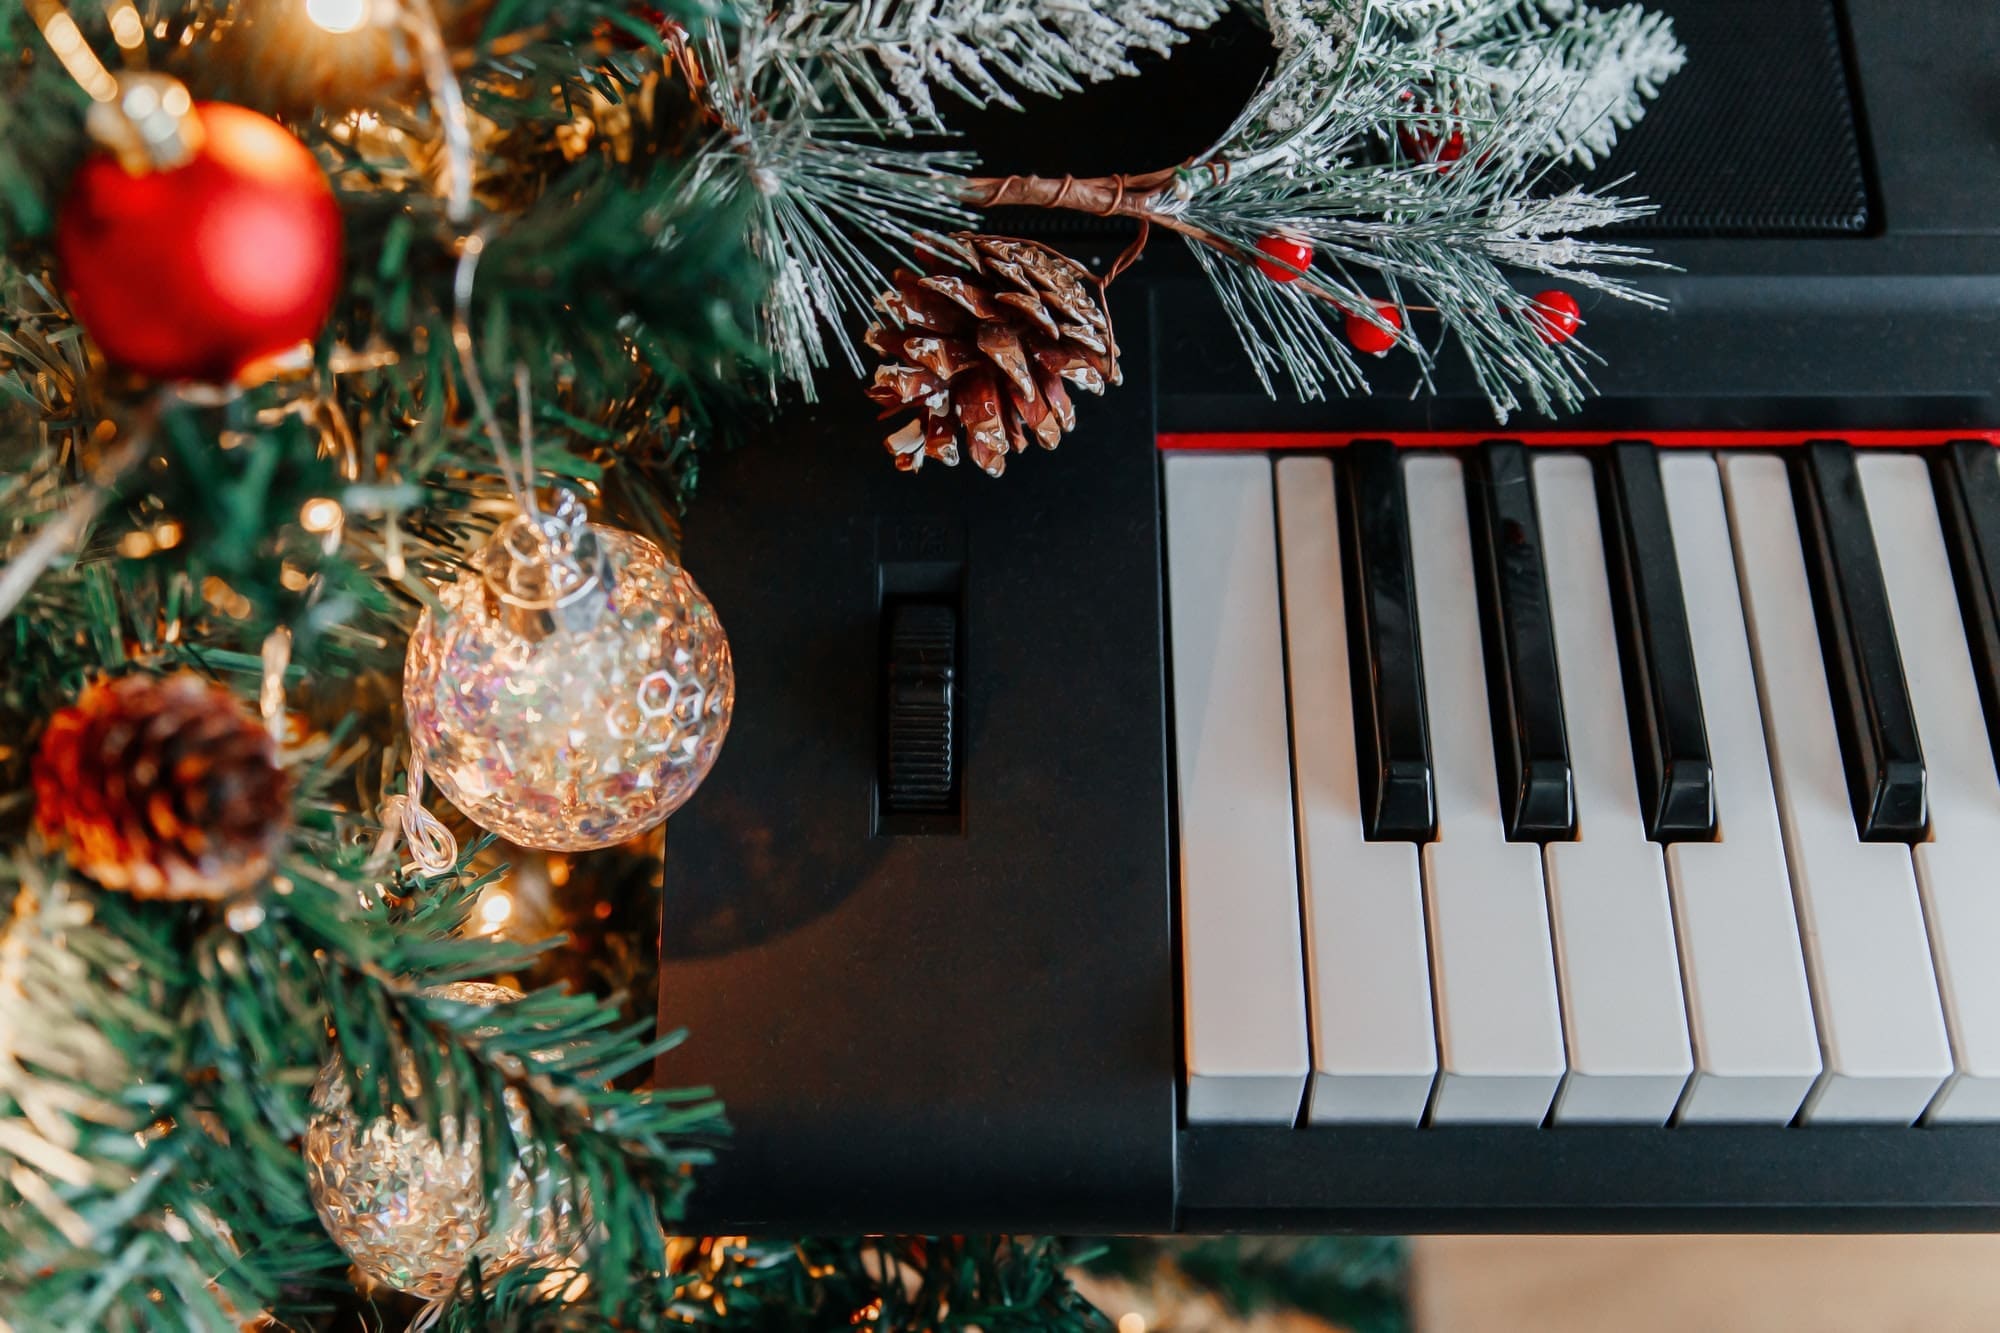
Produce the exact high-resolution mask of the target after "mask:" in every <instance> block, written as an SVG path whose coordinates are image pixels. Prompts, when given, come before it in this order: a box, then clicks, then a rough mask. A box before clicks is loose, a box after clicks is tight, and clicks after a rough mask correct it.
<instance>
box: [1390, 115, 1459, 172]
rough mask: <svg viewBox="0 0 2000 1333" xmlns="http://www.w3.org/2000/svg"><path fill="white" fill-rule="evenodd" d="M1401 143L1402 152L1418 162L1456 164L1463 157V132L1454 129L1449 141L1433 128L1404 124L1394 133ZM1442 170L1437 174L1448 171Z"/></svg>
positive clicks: (1446, 169)
mask: <svg viewBox="0 0 2000 1333" xmlns="http://www.w3.org/2000/svg"><path fill="white" fill-rule="evenodd" d="M1396 135H1397V137H1398V138H1399V139H1401V140H1402V142H1403V151H1404V152H1405V153H1407V154H1409V155H1410V156H1411V157H1413V158H1415V159H1416V160H1417V161H1419V162H1456V161H1458V160H1459V159H1460V158H1462V157H1464V156H1465V131H1464V130H1462V129H1456V128H1454V129H1453V130H1452V132H1451V137H1450V138H1449V139H1447V138H1445V137H1444V136H1442V135H1441V134H1439V133H1438V131H1437V130H1436V129H1434V128H1431V127H1429V126H1425V125H1416V124H1410V123H1408V122H1405V123H1404V125H1403V126H1402V127H1401V128H1400V129H1399V130H1397V131H1396ZM1450 170H1451V168H1450V167H1445V168H1443V169H1442V170H1441V171H1440V172H1439V174H1440V175H1442V174H1444V172H1448V171H1450Z"/></svg>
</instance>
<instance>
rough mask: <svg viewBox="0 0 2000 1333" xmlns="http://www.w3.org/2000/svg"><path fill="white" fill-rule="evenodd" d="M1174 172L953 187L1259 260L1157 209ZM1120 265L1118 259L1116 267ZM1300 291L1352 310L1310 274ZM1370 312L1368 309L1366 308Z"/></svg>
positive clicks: (965, 197) (983, 198)
mask: <svg viewBox="0 0 2000 1333" xmlns="http://www.w3.org/2000/svg"><path fill="white" fill-rule="evenodd" d="M1203 169H1204V170H1212V171H1214V172H1215V174H1217V176H1218V177H1219V178H1221V179H1227V178H1228V174H1229V173H1228V166H1227V164H1225V163H1215V164H1213V165H1212V166H1210V165H1207V164H1205V165H1204V167H1203ZM1179 175H1180V168H1178V167H1165V168H1162V169H1161V170H1159V171H1148V172H1144V173H1141V174H1140V175H1136V176H1125V175H1118V176H1086V177H1083V178H1081V179H1079V178H1077V177H1075V176H1063V177H1060V178H1057V177H1052V176H973V177H969V178H968V179H967V180H966V181H965V183H964V185H963V186H962V187H961V188H960V190H959V199H960V200H961V201H963V202H964V203H965V204H967V205H968V206H970V207H972V208H1006V207H1010V206H1011V207H1016V208H1066V209H1069V210H1070V211H1071V212H1076V213H1088V214H1090V215H1092V216H1093V217H1100V218H1132V219H1134V220H1136V221H1137V222H1139V223H1141V224H1142V225H1150V226H1155V227H1165V228H1166V229H1167V230H1168V231H1174V232H1179V233H1180V234H1181V235H1183V236H1185V237H1187V238H1188V239H1189V240H1192V241H1195V242H1197V243H1199V244H1201V245H1205V246H1207V247H1208V248H1209V249H1211V250H1213V251H1215V252H1216V253H1217V254H1222V255H1227V256H1228V257H1229V258H1231V259H1233V260H1235V261H1236V262H1237V263H1240V264H1254V263H1256V262H1257V261H1258V259H1259V258H1264V259H1266V260H1269V258H1270V257H1269V256H1260V255H1258V254H1256V253H1253V252H1251V251H1248V250H1246V249H1244V248H1243V247H1242V246H1240V245H1238V244H1236V243H1235V242H1234V241H1231V240H1228V239H1227V238H1225V237H1222V236H1218V235H1216V234H1215V233H1214V232H1212V231H1210V230H1209V229H1208V228H1206V227H1203V226H1201V225H1200V224H1198V223H1193V222H1189V221H1188V220H1187V219H1186V218H1185V217H1182V216H1181V215H1180V214H1178V213H1173V212H1168V211H1163V210H1161V209H1159V208H1156V207H1155V206H1154V200H1156V199H1158V198H1159V196H1160V193H1161V192H1162V191H1163V190H1165V189H1166V188H1167V187H1169V186H1171V185H1172V184H1173V183H1174V181H1175V179H1176V178H1177V177H1178V176H1179ZM1120 266H1121V267H1122V266H1123V265H1122V263H1121V265H1120ZM1295 282H1296V283H1297V285H1298V289H1299V290H1300V291H1303V292H1306V293H1308V294H1309V295H1311V296H1314V297H1317V298H1318V299H1319V300H1321V301H1324V302H1326V303H1327V304H1328V305H1330V306H1332V307H1333V308H1334V309H1336V310H1338V311H1340V312H1341V314H1343V315H1346V314H1351V313H1353V308H1352V306H1351V305H1350V303H1349V302H1348V301H1346V300H1343V299H1342V298H1341V297H1340V296H1339V295H1338V294H1337V293H1335V292H1334V291H1332V290H1331V289H1330V288H1327V287H1324V286H1321V285H1320V284H1319V283H1317V282H1315V281H1313V279H1312V278H1311V277H1310V276H1301V277H1299V278H1297V279H1295ZM1370 313H1371V314H1372V313H1373V312H1372V311H1371V312H1370Z"/></svg>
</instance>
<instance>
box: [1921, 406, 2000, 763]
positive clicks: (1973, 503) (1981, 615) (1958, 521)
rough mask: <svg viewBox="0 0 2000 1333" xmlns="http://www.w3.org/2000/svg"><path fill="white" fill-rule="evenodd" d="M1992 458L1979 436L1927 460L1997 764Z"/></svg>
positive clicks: (1999, 501)
mask: <svg viewBox="0 0 2000 1333" xmlns="http://www.w3.org/2000/svg"><path fill="white" fill-rule="evenodd" d="M1994 457H1995V450H1994V447H1993V446H1992V445H1990V444H1988V443H1986V442H1985V441H1984V440H1959V441H1957V442H1956V443H1954V444H1951V445H1947V446H1946V447H1945V448H1944V449H1943V450H1941V451H1939V452H1938V454H1937V455H1936V456H1935V457H1934V458H1933V459H1932V460H1931V484H1932V488H1933V489H1934V490H1935V491H1936V492H1937V506H1938V518H1939V519H1940V520H1941V522H1942V525H1943V528H1944V542H1945V549H1946V551H1947V552H1949V553H1950V556H1951V572H1952V578H1953V581H1954V582H1956V583H1957V585H1958V606H1959V612H1960V614H1961V615H1962V617H1963V618H1964V621H1965V642H1966V646H1967V647H1968V648H1970V649H1971V651H1972V673H1973V675H1974V676H1976V677H1977V678H1978V680H1979V702H1980V704H1981V705H1982V706H1983V707H1984V709H1985V712H1986V737H1987V740H1988V742H1989V743H1990V744H1991V745H1992V746H1993V756H1994V761H1995V764H1996V765H2000V466H1996V464H1995V462H1994Z"/></svg>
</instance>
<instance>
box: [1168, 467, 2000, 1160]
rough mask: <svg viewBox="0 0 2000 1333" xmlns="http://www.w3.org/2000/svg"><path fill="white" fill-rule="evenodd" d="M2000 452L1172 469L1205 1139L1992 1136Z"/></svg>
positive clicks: (1184, 832)
mask: <svg viewBox="0 0 2000 1333" xmlns="http://www.w3.org/2000/svg"><path fill="white" fill-rule="evenodd" d="M1995 458H1996V451H1995V450H1993V449H1992V448H1991V447H1990V446H1987V445H1983V444H1964V445H1958V446H1953V447H1952V448H1951V449H1949V450H1946V451H1943V452H1942V453H1939V454H1935V455H1931V456H1923V455H1918V454H1914V453H1897V452H1891V451H1888V450H1862V451H1855V450H1852V449H1850V448H1849V447H1847V446H1846V445H1843V444H1838V443H1833V442H1821V443H1816V444H1812V445H1808V446H1806V447H1805V448H1804V449H1802V450H1796V451H1792V452H1790V453H1788V454H1786V455H1784V456H1779V455H1775V454H1749V453H1745V454H1730V455H1726V456H1722V455H1714V454H1710V453H1707V452H1703V451H1698V450H1692V449H1673V450H1655V449H1653V448H1651V447H1650V446H1646V445H1642V444H1625V445H1618V446H1613V447H1611V448H1608V449H1603V450H1597V451H1593V452H1592V453H1590V454H1582V453H1561V452H1557V451H1554V450H1541V449H1536V450H1528V449H1524V448H1523V447H1522V446H1520V445H1517V444H1510V443H1493V444H1487V445H1483V446H1480V447H1478V448H1476V449H1469V450H1465V451H1459V452H1449V451H1421V452H1420V451H1407V452H1398V451H1397V450H1395V449H1394V448H1392V447H1391V446H1389V445H1386V444H1356V445H1353V446H1350V447H1348V448H1346V449H1343V450H1341V451H1339V452H1338V453H1337V454H1336V455H1335V456H1333V457H1325V456H1306V455H1299V456H1291V457H1285V458H1282V459H1280V460H1278V461H1275V462H1274V461H1273V460H1272V459H1270V458H1268V457H1266V456H1263V455H1254V454H1226V455H1201V454H1193V453H1179V454H1169V455H1168V456H1167V457H1166V459H1165V462H1164V468H1165V495H1166V566H1167V588H1168V609H1169V623H1170V634H1171V646H1172V656H1171V664H1172V714H1171V715H1172V719H1173V724H1174V752H1175V756H1176V764H1177V783H1176V799H1177V803H1178V836H1179V853H1180V924H1181V951H1182V1000H1183V1006H1184V1012H1183V1023H1182V1034H1183V1036H1182V1040H1183V1057H1184V1068H1185V1079H1186V1082H1185V1089H1184V1090H1185V1108H1186V1114H1187V1118H1188V1120H1189V1121H1190V1122H1191V1123H1196V1124H1200V1123H1215V1122H1244V1123H1268V1124H1295V1123H1304V1124H1340V1123H1349V1124H1353V1123H1374V1124H1402V1125H1419V1124H1436V1125H1447V1124H1455V1123H1470V1124H1499V1125H1506V1124H1514V1125H1536V1124H1543V1123H1551V1124H1555V1125H1558V1126H1560V1125H1572V1124H1577V1125H1581V1124H1633V1125H1647V1124H1650V1125H1666V1124H1693V1123H1738V1124H1771V1125H1783V1124H1788V1123H1792V1122H1794V1121H1798V1122H1803V1123H1830V1122H1841V1121H1847V1122H1874V1123H1888V1124H1912V1123H1917V1122H1919V1121H1921V1122H1923V1123H1926V1124H1933V1123H1944V1122H1955V1121H1994V1120H2000V879H1996V876H1995V874H1994V871H1993V869H1992V867H1993V866H1994V865H1996V864H2000V776H1996V769H1995V754H1996V741H2000V727H1996V723H2000V616H1996V614H1995V606H1996V601H1995V599H1996V596H2000V463H1996V461H1995Z"/></svg>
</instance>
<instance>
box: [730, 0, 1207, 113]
mask: <svg viewBox="0 0 2000 1333" xmlns="http://www.w3.org/2000/svg"><path fill="white" fill-rule="evenodd" d="M1228 7H1229V6H1228V3H1227V0H1122V3H1116V4H1109V5H1094V4H1091V3H1089V2H1088V0H846V2H842V0H784V3H781V4H779V5H778V7H777V8H776V9H775V11H766V10H764V9H762V8H757V9H755V10H754V12H753V11H752V10H750V9H749V8H748V7H747V6H746V8H745V14H744V18H745V33H746V35H745V38H744V41H743V46H742V48H741V51H740V66H739V67H740V69H741V72H742V77H743V79H744V82H745V84H746V85H747V86H749V87H752V88H756V89H758V90H760V91H766V90H772V89H782V90H784V91H786V92H787V93H789V95H790V96H792V97H793V98H795V99H796V100H797V101H798V103H799V104H800V105H801V106H803V107H805V108H807V109H808V110H811V111H821V110H827V109H830V108H838V109H840V110H842V111H843V112H845V113H846V114H849V115H852V116H855V117H859V118H862V119H867V120H879V121H881V122H883V123H884V124H885V125H886V126H887V128H889V129H891V130H893V131H894V132H895V133H898V134H910V133H913V132H915V131H916V130H918V129H922V128H935V127H936V126H938V125H939V124H940V121H939V117H938V109H937V103H936V100H935V93H936V91H937V90H939V89H942V90H944V91H945V92H948V93H952V94H955V95H957V96H959V97H961V98H963V99H965V100H966V101H968V102H970V103H972V104H973V105H975V106H984V105H986V104H987V103H989V102H997V103H999V104H1000V105H1002V106H1007V107H1018V106H1019V102H1018V101H1017V99H1016V97H1015V93H1016V92H1028V93H1043V94H1048V95H1051V96H1054V95H1060V94H1062V93H1066V92H1074V91H1076V90H1077V89H1078V88H1080V87H1081V86H1082V85H1083V84H1085V83H1088V82H1096V81H1098V80H1102V79H1108V78H1112V77H1115V76H1117V75H1122V74H1131V73H1135V72H1136V69H1135V67H1134V65H1133V64H1132V57H1133V56H1134V55H1135V54H1137V53H1138V52H1141V51H1152V52H1156V53H1159V54H1162V55H1164V54H1165V53H1166V52H1167V51H1169V50H1170V49H1172V47H1173V46H1174V45H1175V44H1177V43H1179V42H1181V41H1184V40H1186V37H1187V34H1188V33H1189V32H1192V31H1194V30H1196V29H1200V28H1205V27H1207V26H1208V25H1209V24H1211V23H1213V22H1214V21H1215V20H1216V19H1217V18H1218V17H1220V16H1221V15H1222V13H1223V12H1224V11H1225V10H1227V9H1228Z"/></svg>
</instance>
